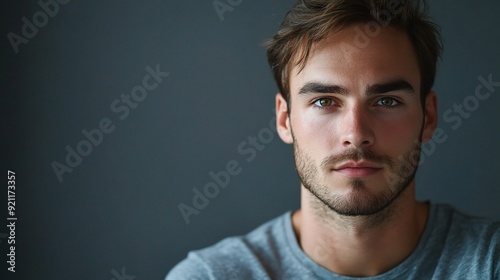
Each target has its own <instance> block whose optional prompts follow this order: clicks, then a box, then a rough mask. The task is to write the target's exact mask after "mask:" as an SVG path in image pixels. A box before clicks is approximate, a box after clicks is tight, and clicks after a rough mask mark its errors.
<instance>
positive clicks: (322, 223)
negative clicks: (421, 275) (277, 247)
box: [292, 182, 429, 277]
mask: <svg viewBox="0 0 500 280" xmlns="http://www.w3.org/2000/svg"><path fill="white" fill-rule="evenodd" d="M315 200H316V198H315V197H314V196H312V195H311V193H309V191H308V190H306V189H305V188H304V187H303V186H302V202H301V204H302V207H301V210H299V211H298V212H296V213H295V214H294V215H293V217H292V222H293V227H294V231H295V234H296V236H297V239H298V241H299V244H300V246H301V247H302V250H303V251H304V252H305V253H306V254H307V255H308V256H309V257H310V258H312V259H313V260H314V261H315V262H317V263H318V264H320V265H321V266H323V267H325V268H327V269H329V270H331V271H333V272H335V273H338V274H341V275H346V276H355V277H366V276H374V275H378V274H381V273H383V272H386V271H388V270H390V269H391V268H393V267H395V266H397V265H398V264H399V263H401V262H402V261H403V260H404V259H405V258H407V257H408V256H409V255H410V254H411V252H412V251H413V250H414V249H415V247H416V246H417V244H418V241H419V239H420V236H421V235H422V233H423V231H424V228H425V224H426V221H427V217H428V210H429V209H428V208H429V207H428V205H426V204H423V203H418V202H417V201H416V200H415V191H414V183H413V182H412V183H411V185H410V186H408V188H407V189H406V190H405V191H404V192H403V193H402V194H401V196H400V197H399V198H398V199H396V200H395V201H394V202H393V203H392V204H391V205H390V206H388V207H387V208H386V209H384V210H382V211H381V212H379V213H378V214H376V215H373V216H358V217H347V216H341V215H338V214H337V213H335V212H334V211H332V210H330V208H328V207H327V206H326V205H323V206H324V209H322V210H321V209H318V207H317V206H316V205H313V204H314V203H316V202H319V201H317V200H316V202H315ZM319 203H321V202H319ZM318 211H320V212H323V213H318Z"/></svg>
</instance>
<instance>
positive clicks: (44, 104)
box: [0, 0, 500, 280]
mask: <svg viewBox="0 0 500 280" xmlns="http://www.w3.org/2000/svg"><path fill="white" fill-rule="evenodd" d="M221 1H222V2H226V1H225V0H221ZM18 2H20V1H18ZM233 2H234V1H233ZM293 3H294V1H277V0H272V1H269V0H266V1H263V0H261V1H246V0H245V1H243V2H242V3H241V4H239V5H237V6H235V7H234V9H233V10H232V11H229V12H226V13H224V15H223V16H224V18H223V20H222V21H221V19H220V18H219V16H218V15H217V13H216V11H215V9H214V7H213V4H212V1H185V0H184V1H180V0H178V1H177V0H173V1H153V0H149V1H110V2H101V1H70V2H69V3H68V4H66V5H60V7H59V11H58V13H57V14H56V15H55V16H54V17H50V18H49V20H48V23H47V24H46V25H45V26H44V27H42V28H39V30H38V33H37V34H36V35H35V36H34V37H33V38H31V39H29V42H28V43H27V44H21V45H20V46H19V53H18V54H15V52H14V51H13V48H12V47H11V45H10V43H9V40H8V38H7V34H8V33H9V32H14V33H16V34H21V27H22V24H23V22H22V21H21V18H22V17H27V18H28V19H30V20H31V19H32V17H33V15H34V14H35V13H36V12H37V11H39V10H41V8H40V6H39V5H38V4H37V2H36V1H23V2H22V3H16V2H15V1H3V2H2V4H1V6H2V7H1V18H2V22H3V24H2V25H1V29H2V35H3V39H2V40H1V46H2V64H1V65H2V66H1V71H2V72H1V76H0V79H1V85H2V102H1V103H2V106H3V110H2V114H3V118H2V120H3V122H2V125H3V129H2V137H1V139H2V140H1V141H2V148H3V151H2V156H1V167H2V169H1V170H2V173H4V174H5V173H7V172H6V170H8V169H10V170H13V171H15V172H16V185H17V189H16V213H17V217H18V219H19V220H18V222H17V227H16V242H17V243H16V245H17V247H16V250H17V251H16V256H17V258H16V260H17V263H16V270H17V272H16V274H15V275H16V276H17V279H113V278H115V279H118V278H116V275H115V274H114V273H113V272H118V274H121V271H122V268H125V272H126V274H127V275H131V276H136V278H135V279H136V280H139V279H161V278H162V277H164V275H165V274H166V273H167V272H168V270H170V269H171V268H172V267H173V266H174V265H175V264H176V263H177V262H179V261H180V260H181V259H183V258H184V257H185V255H186V254H187V252H188V251H189V250H193V249H198V248H202V247H205V246H208V245H210V244H213V243H214V242H216V241H218V240H220V239H221V238H223V237H226V236H230V235H238V234H244V233H246V232H248V231H250V230H251V229H253V228H255V227H256V226H258V225H259V224H261V223H263V222H265V221H267V220H269V219H271V218H273V217H275V216H277V215H279V214H282V213H283V212H285V211H288V210H293V209H296V208H297V207H298V206H299V183H298V178H297V175H296V174H295V170H294V163H293V157H292V153H291V151H292V150H291V147H290V146H287V145H285V144H283V143H282V142H281V140H280V139H279V138H278V137H277V135H274V139H273V140H272V141H270V142H269V143H267V144H265V145H264V149H263V150H261V151H257V152H256V156H255V158H254V159H253V160H251V161H250V162H248V161H246V159H247V157H248V155H243V154H242V153H239V152H238V148H237V147H238V145H239V144H240V143H242V142H243V141H247V140H248V137H249V136H258V134H259V133H263V132H261V131H264V130H265V128H267V127H268V126H269V122H270V121H272V117H273V111H272V109H273V108H274V94H275V92H276V86H275V84H274V81H273V80H272V77H271V73H270V70H269V69H268V66H267V63H266V58H265V50H264V48H263V47H262V46H261V45H262V42H263V41H264V40H265V39H267V38H270V37H271V36H272V35H273V34H274V32H275V31H276V30H277V28H278V26H279V24H280V22H281V20H282V18H283V16H284V14H285V11H286V10H287V9H288V8H289V7H290V6H291V5H292V4H293ZM431 12H432V15H433V17H434V18H435V20H436V21H437V22H438V23H439V24H440V25H441V27H442V33H443V37H444V39H445V52H444V57H443V60H442V62H441V63H440V65H439V71H438V76H437V82H436V85H435V89H436V90H437V92H438V95H439V109H440V116H441V117H442V114H443V113H444V112H445V111H446V110H447V109H450V108H453V104H455V103H457V104H462V103H463V101H464V99H466V98H467V97H468V96H471V95H473V94H474V91H475V88H476V86H477V85H478V84H479V81H478V76H480V75H481V76H483V77H487V76H488V75H489V74H492V77H493V80H495V81H500V67H499V66H500V52H499V50H500V35H499V31H498V27H499V26H500V18H499V17H498V14H499V12H500V2H499V1H495V0H481V1H460V2H459V1H451V0H448V1H434V2H433V3H432V5H431ZM157 64H159V65H160V69H161V70H162V71H165V72H169V73H170V76H169V77H167V78H166V79H165V80H164V81H163V82H162V83H161V84H160V85H159V86H158V87H157V88H156V89H155V90H152V91H151V92H149V93H148V95H147V97H146V98H145V99H144V100H143V101H142V102H140V103H139V104H138V106H137V108H135V109H132V110H130V114H129V115H128V117H127V118H125V119H124V120H120V119H119V118H118V117H119V115H120V114H116V113H114V112H112V111H111V109H110V104H111V103H112V102H113V100H115V99H117V98H119V97H120V94H122V93H126V94H129V93H130V91H131V89H132V88H133V87H134V86H137V85H140V84H141V83H142V78H143V77H144V76H145V75H146V74H147V72H146V70H145V67H146V66H148V65H149V66H151V67H152V68H155V66H156V65H157ZM499 92H500V87H497V88H496V91H495V92H494V93H492V95H491V96H490V98H489V99H488V100H486V101H481V102H480V104H479V107H478V108H477V110H475V111H473V112H471V114H470V116H469V118H467V119H465V118H464V119H463V123H462V124H461V126H460V127H459V128H458V129H453V128H452V123H450V122H448V123H447V122H444V121H443V120H441V123H440V127H441V128H442V129H443V130H444V131H445V132H446V134H447V136H448V138H447V140H446V142H445V143H442V144H438V145H437V147H436V150H435V151H434V152H433V153H432V154H430V155H428V156H426V158H425V161H424V162H423V164H422V165H421V167H420V170H419V174H418V178H417V188H418V197H419V198H420V199H430V200H432V201H437V202H446V203H450V204H453V205H455V206H456V207H458V208H459V209H461V210H463V211H465V212H467V213H471V214H474V215H482V216H488V217H492V218H497V219H498V218H500V203H499V198H500V189H499V187H498V181H499V180H500V175H499V174H500V173H499V172H498V167H499V164H498V160H497V159H498V158H499V157H500V147H499V145H498V139H499V128H500V122H499V121H498V116H499V113H498V107H499V105H500V98H499V97H498V94H499ZM105 117H107V118H109V119H111V120H112V122H113V124H114V125H115V127H116V128H115V130H114V131H113V132H112V133H110V134H105V135H104V138H103V141H102V143H101V144H100V145H99V146H96V147H94V148H93V150H92V152H91V153H90V154H89V155H88V156H86V157H83V160H82V162H81V163H80V164H79V165H78V166H77V167H76V168H74V170H73V172H72V173H65V174H64V175H63V181H62V182H59V181H58V179H57V177H56V176H55V173H54V171H53V169H52V167H51V163H52V162H53V161H58V162H60V163H64V162H65V156H66V154H67V151H66V150H65V147H66V145H69V146H71V147H73V148H75V147H76V145H77V143H78V142H80V141H81V140H84V139H85V136H83V134H82V132H81V131H82V130H83V129H86V130H90V129H94V128H97V127H98V123H99V121H100V120H101V119H103V118H105ZM243 145H245V144H243ZM246 147H249V146H246ZM230 160H236V161H238V163H239V164H240V166H241V168H242V172H241V174H239V175H237V176H232V177H231V179H230V183H229V185H228V186H227V187H226V188H224V189H221V191H220V193H219V195H218V196H217V197H215V198H213V199H210V202H209V205H208V206H207V207H206V208H204V209H203V210H201V212H200V213H199V215H193V216H191V217H190V224H189V225H187V224H186V223H185V222H184V220H183V218H182V216H181V214H180V212H179V210H178V205H179V204H180V203H185V204H189V205H192V198H193V195H194V194H193V191H192V189H193V188H198V189H202V188H203V186H204V185H205V184H207V183H209V182H211V181H212V179H211V177H210V176H209V172H210V171H214V172H217V171H219V170H223V169H225V167H226V164H227V162H229V161H230ZM2 180H4V181H3V182H6V180H7V178H4V179H2ZM2 185H4V186H6V184H5V183H3V184H2ZM0 192H1V193H2V196H1V201H0V206H1V208H0V213H2V216H1V218H2V222H1V224H4V223H6V220H5V217H6V207H7V206H6V204H7V203H6V201H7V199H6V193H7V191H6V187H5V189H4V190H2V191H0ZM6 232H7V230H6V228H5V227H4V226H1V227H0V234H1V233H6ZM0 241H1V243H0V252H1V254H0V269H1V271H2V272H1V273H4V272H5V271H6V269H7V265H6V254H7V243H6V239H5V238H2V239H0ZM0 275H1V274H0ZM8 275H9V277H10V278H2V279H15V278H13V274H12V273H9V274H8Z"/></svg>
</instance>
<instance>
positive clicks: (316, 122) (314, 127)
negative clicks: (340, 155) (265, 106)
mask: <svg viewBox="0 0 500 280" xmlns="http://www.w3.org/2000/svg"><path fill="white" fill-rule="evenodd" d="M291 122H292V128H293V132H294V135H295V138H296V141H297V144H298V145H300V147H301V149H302V150H307V151H310V152H317V153H319V154H320V155H323V156H324V155H325V153H326V152H329V153H331V152H332V151H333V150H334V143H336V141H337V140H338V138H337V136H338V135H339V133H338V124H337V123H336V122H335V119H333V118H331V117H328V116H320V115H317V114H306V113H305V112H301V114H300V113H299V114H297V115H296V116H292V118H291Z"/></svg>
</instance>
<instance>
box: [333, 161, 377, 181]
mask: <svg viewBox="0 0 500 280" xmlns="http://www.w3.org/2000/svg"><path fill="white" fill-rule="evenodd" d="M380 170H382V167H381V166H379V165H377V164H374V163H371V162H353V161H352V162H347V163H344V164H341V165H339V166H338V167H335V168H333V171H335V172H338V173H340V174H342V175H344V176H347V177H349V178H364V177H368V176H371V175H374V174H376V173H378V172H379V171H380Z"/></svg>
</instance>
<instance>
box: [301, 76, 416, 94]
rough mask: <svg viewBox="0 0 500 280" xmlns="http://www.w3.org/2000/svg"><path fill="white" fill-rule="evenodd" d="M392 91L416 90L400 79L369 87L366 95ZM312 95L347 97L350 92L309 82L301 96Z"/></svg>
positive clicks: (303, 88) (329, 85)
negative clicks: (330, 94)
mask: <svg viewBox="0 0 500 280" xmlns="http://www.w3.org/2000/svg"><path fill="white" fill-rule="evenodd" d="M391 91H404V92H407V93H412V94H413V93H415V90H414V89H413V87H412V86H411V85H410V83H408V82H407V81H405V80H402V79H398V80H394V81H390V82H387V83H382V84H373V85H369V86H368V87H367V88H366V94H367V95H372V94H382V93H387V92H391ZM312 93H336V94H341V95H347V94H348V90H347V89H345V88H343V87H341V86H339V85H335V84H326V83H321V82H308V83H306V84H305V85H304V86H302V87H301V88H300V90H299V95H303V94H304V95H305V94H312Z"/></svg>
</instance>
